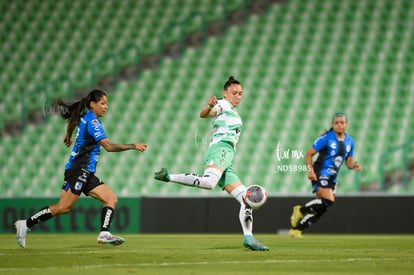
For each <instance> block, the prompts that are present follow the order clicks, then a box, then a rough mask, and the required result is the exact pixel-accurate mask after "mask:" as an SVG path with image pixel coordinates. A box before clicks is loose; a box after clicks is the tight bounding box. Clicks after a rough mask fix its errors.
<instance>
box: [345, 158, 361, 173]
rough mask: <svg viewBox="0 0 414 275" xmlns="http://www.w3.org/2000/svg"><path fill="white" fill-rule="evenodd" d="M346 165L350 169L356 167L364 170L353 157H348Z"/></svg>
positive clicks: (355, 168) (358, 169)
mask: <svg viewBox="0 0 414 275" xmlns="http://www.w3.org/2000/svg"><path fill="white" fill-rule="evenodd" d="M346 167H348V169H354V170H357V171H359V172H362V166H361V165H360V164H359V163H358V162H356V161H354V159H353V158H352V157H348V158H347V159H346Z"/></svg>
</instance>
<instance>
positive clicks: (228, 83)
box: [223, 76, 240, 90]
mask: <svg viewBox="0 0 414 275" xmlns="http://www.w3.org/2000/svg"><path fill="white" fill-rule="evenodd" d="M231 84H239V85H240V82H239V81H237V80H236V79H234V76H230V77H229V79H227V81H226V83H224V88H223V89H224V90H227V88H228V87H230V85H231Z"/></svg>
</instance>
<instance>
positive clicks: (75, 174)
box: [62, 169, 103, 196]
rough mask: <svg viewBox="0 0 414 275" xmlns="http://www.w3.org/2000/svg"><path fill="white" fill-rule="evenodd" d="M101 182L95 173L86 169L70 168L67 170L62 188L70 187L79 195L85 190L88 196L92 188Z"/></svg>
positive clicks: (67, 188)
mask: <svg viewBox="0 0 414 275" xmlns="http://www.w3.org/2000/svg"><path fill="white" fill-rule="evenodd" d="M101 184H103V182H102V181H101V180H100V179H99V178H98V177H96V176H95V173H91V172H89V171H87V170H85V169H68V170H65V183H64V184H63V186H62V189H63V190H65V191H67V190H69V189H70V190H71V191H72V193H73V194H75V195H78V196H80V194H81V193H82V192H83V193H84V194H85V195H86V196H87V195H88V193H89V192H90V191H91V190H92V189H94V188H95V187H97V186H98V185H101Z"/></svg>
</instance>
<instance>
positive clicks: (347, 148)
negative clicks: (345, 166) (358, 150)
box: [346, 144, 351, 153]
mask: <svg viewBox="0 0 414 275" xmlns="http://www.w3.org/2000/svg"><path fill="white" fill-rule="evenodd" d="M350 151H351V145H349V144H348V145H347V146H346V152H347V153H349V152H350Z"/></svg>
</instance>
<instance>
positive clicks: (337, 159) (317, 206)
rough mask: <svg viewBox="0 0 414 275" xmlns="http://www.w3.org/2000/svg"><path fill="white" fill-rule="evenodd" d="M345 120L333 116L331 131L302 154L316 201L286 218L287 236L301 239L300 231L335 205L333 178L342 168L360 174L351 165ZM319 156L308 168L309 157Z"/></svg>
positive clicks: (358, 167) (342, 116)
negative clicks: (288, 222) (288, 224)
mask: <svg viewBox="0 0 414 275" xmlns="http://www.w3.org/2000/svg"><path fill="white" fill-rule="evenodd" d="M347 127H348V120H347V117H346V115H345V114H344V113H336V114H335V115H334V117H333V119H332V128H331V129H330V130H329V131H327V132H326V133H324V134H323V135H322V136H320V137H319V138H318V139H316V141H315V142H314V143H313V145H312V146H311V148H310V149H309V150H308V151H307V152H306V156H305V160H306V165H307V167H309V172H308V179H310V180H311V181H312V187H313V192H314V193H315V194H316V198H315V199H313V200H311V201H309V202H307V203H306V204H305V205H296V206H294V207H293V213H292V216H291V217H290V223H291V226H292V227H291V229H290V230H289V235H290V236H291V237H295V238H301V237H302V231H303V230H304V229H306V228H308V227H309V226H310V225H312V224H314V223H315V222H317V221H318V220H319V219H320V217H321V216H322V215H323V214H324V213H325V212H326V210H327V209H328V207H330V206H332V205H333V204H334V202H335V196H334V191H335V188H336V177H337V175H338V173H339V169H340V168H341V166H342V164H344V163H345V165H346V166H347V167H348V169H354V170H357V171H360V172H361V171H362V167H361V165H360V164H358V163H357V162H356V161H354V159H353V156H354V140H353V139H352V137H351V136H349V135H348V134H347V133H346V129H347ZM316 153H319V155H318V157H317V159H316V161H315V162H314V163H313V165H312V157H313V156H314V155H315V154H316Z"/></svg>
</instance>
